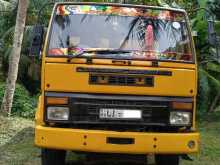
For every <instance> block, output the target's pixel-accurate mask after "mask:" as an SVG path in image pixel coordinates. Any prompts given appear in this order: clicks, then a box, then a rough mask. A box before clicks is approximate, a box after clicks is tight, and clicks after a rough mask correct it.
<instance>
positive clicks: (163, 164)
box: [155, 155, 180, 165]
mask: <svg viewBox="0 0 220 165" xmlns="http://www.w3.org/2000/svg"><path fill="white" fill-rule="evenodd" d="M155 161H156V165H179V163H180V158H179V155H156V156H155Z"/></svg>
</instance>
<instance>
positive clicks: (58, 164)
mask: <svg viewBox="0 0 220 165" xmlns="http://www.w3.org/2000/svg"><path fill="white" fill-rule="evenodd" d="M65 157H66V151H64V150H54V149H42V150H41V160H42V165H65Z"/></svg>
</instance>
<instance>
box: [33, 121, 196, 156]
mask: <svg viewBox="0 0 220 165" xmlns="http://www.w3.org/2000/svg"><path fill="white" fill-rule="evenodd" d="M107 138H132V139H134V143H133V144H109V143H107V140H106V139H107ZM189 141H194V142H195V147H194V148H192V149H191V148H189V147H188V142H189ZM35 144H36V145H37V146H39V147H43V148H54V149H65V150H73V151H85V152H101V153H124V154H148V153H166V154H183V153H195V152H198V148H199V133H139V132H115V131H101V130H100V131H98V130H82V129H70V128H52V127H44V126H40V125H38V126H36V128H35Z"/></svg>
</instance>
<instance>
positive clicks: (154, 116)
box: [71, 98, 169, 126]
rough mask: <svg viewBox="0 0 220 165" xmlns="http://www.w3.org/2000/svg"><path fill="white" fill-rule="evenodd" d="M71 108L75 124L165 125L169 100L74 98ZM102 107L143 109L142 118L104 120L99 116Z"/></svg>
mask: <svg viewBox="0 0 220 165" xmlns="http://www.w3.org/2000/svg"><path fill="white" fill-rule="evenodd" d="M71 108H72V110H71V121H72V122H73V123H75V124H98V125H142V126H149V125H156V126H165V125H167V124H168V117H169V102H167V101H141V100H138V101H131V100H122V99H120V100H117V99H114V98H112V99H111V100H109V99H89V98H73V99H72V103H71ZM101 108H115V109H128V110H129V109H130V110H134V109H135V110H141V111H142V119H141V120H112V119H111V120H106V119H105V120H103V119H100V118H99V110H100V109H101Z"/></svg>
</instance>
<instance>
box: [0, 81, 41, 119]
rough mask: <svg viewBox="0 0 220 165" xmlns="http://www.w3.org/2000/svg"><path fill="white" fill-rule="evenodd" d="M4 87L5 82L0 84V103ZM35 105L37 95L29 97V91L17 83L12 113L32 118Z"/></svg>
mask: <svg viewBox="0 0 220 165" xmlns="http://www.w3.org/2000/svg"><path fill="white" fill-rule="evenodd" d="M4 89H5V84H0V104H1V103H2V99H3V96H4ZM36 106H37V97H36V96H35V97H31V96H30V95H29V92H28V91H27V90H26V89H25V88H24V87H23V86H22V85H19V84H17V85H16V90H15V95H14V101H13V106H12V115H13V116H20V117H24V118H34V114H35V109H36Z"/></svg>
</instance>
